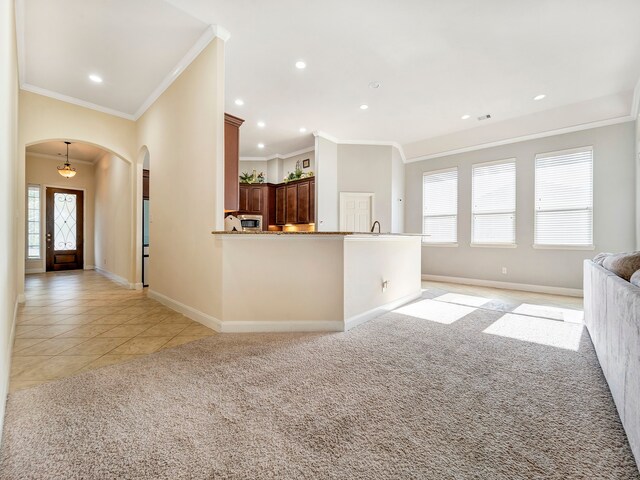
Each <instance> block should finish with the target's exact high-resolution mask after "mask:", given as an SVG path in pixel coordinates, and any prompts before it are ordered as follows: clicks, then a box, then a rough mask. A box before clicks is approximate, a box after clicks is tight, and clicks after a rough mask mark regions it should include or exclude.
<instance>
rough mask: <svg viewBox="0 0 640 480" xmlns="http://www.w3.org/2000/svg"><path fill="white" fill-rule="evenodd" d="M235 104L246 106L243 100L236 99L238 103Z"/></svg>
mask: <svg viewBox="0 0 640 480" xmlns="http://www.w3.org/2000/svg"><path fill="white" fill-rule="evenodd" d="M234 103H235V104H236V105H238V106H242V105H244V100H242V99H241V98H236V101H235V102H234Z"/></svg>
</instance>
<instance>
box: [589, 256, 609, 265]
mask: <svg viewBox="0 0 640 480" xmlns="http://www.w3.org/2000/svg"><path fill="white" fill-rule="evenodd" d="M611 255H613V253H599V254H597V255H596V256H595V257H593V263H595V264H597V265H602V262H604V259H605V258H607V257H610V256H611Z"/></svg>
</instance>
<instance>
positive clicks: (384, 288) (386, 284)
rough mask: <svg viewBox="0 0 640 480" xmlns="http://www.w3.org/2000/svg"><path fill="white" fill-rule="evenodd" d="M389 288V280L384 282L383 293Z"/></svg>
mask: <svg viewBox="0 0 640 480" xmlns="http://www.w3.org/2000/svg"><path fill="white" fill-rule="evenodd" d="M387 288H389V280H383V282H382V291H383V292H386V291H387Z"/></svg>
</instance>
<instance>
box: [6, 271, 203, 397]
mask: <svg viewBox="0 0 640 480" xmlns="http://www.w3.org/2000/svg"><path fill="white" fill-rule="evenodd" d="M25 296H26V302H25V303H24V305H21V306H20V309H19V311H18V320H17V325H16V335H15V343H14V348H13V360H12V364H11V383H10V390H11V391H15V390H19V389H22V388H28V387H30V386H33V385H39V384H41V383H44V382H48V381H51V380H57V379H60V378H63V377H67V376H69V375H73V374H75V373H78V372H82V371H85V370H90V369H93V368H99V367H103V366H106V365H113V364H116V363H121V362H126V361H128V360H131V359H134V358H137V357H140V356H141V355H148V354H150V353H153V352H156V351H158V350H160V349H163V348H169V347H175V346H177V345H182V344H183V343H187V342H191V341H193V340H197V339H200V338H203V337H206V336H209V335H213V334H215V332H214V331H213V330H211V329H209V328H207V327H204V326H202V325H200V324H199V323H197V322H194V321H192V320H190V319H188V318H187V317H185V316H184V315H182V314H180V313H177V312H175V311H173V310H171V309H169V308H167V307H165V306H164V305H162V304H160V303H158V302H156V301H155V300H151V299H150V298H147V295H146V290H144V291H139V290H138V291H136V290H127V289H125V288H124V287H122V286H120V285H118V284H117V283H115V282H112V281H111V280H109V279H107V278H106V277H104V276H103V275H100V274H99V273H97V272H94V271H71V272H58V273H46V274H36V275H27V276H26V279H25Z"/></svg>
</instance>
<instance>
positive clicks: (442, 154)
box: [406, 115, 635, 163]
mask: <svg viewBox="0 0 640 480" xmlns="http://www.w3.org/2000/svg"><path fill="white" fill-rule="evenodd" d="M634 120H635V117H633V116H631V115H625V116H623V117H616V118H610V119H606V120H598V121H597V122H589V123H582V124H579V125H573V126H571V127H565V128H558V129H555V130H547V131H544V132H540V133H532V134H530V135H522V136H519V137H512V138H506V139H504V140H497V141H495V142H488V143H481V144H477V145H471V146H468V147H463V148H457V149H453V150H446V151H442V152H438V153H432V154H429V155H421V156H419V157H414V158H410V159H408V160H407V161H406V163H415V162H420V161H422V160H432V159H434V158H441V157H448V156H449V155H457V154H459V153H468V152H474V151H476V150H484V149H485V148H491V147H499V146H502V145H509V144H512V143H519V142H526V141H527V140H536V139H538V138H545V137H553V136H554V135H563V134H565V133H573V132H579V131H582V130H590V129H592V128H599V127H607V126H609V125H617V124H619V123H626V122H632V121H634Z"/></svg>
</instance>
